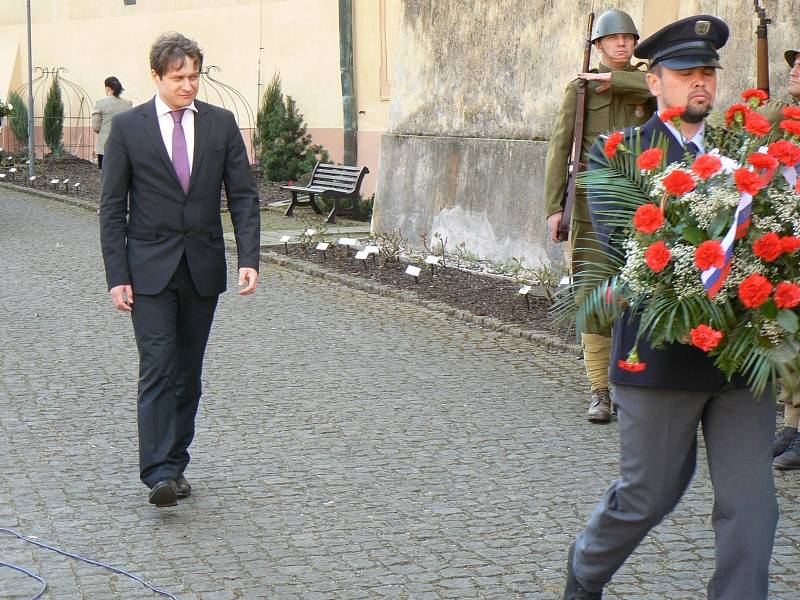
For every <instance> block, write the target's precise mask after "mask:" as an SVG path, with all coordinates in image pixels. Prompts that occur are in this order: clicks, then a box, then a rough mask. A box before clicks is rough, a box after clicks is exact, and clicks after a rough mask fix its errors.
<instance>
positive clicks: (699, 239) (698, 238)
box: [681, 225, 708, 246]
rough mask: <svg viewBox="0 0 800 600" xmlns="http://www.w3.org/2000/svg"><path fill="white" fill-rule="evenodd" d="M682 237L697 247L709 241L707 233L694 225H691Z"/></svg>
mask: <svg viewBox="0 0 800 600" xmlns="http://www.w3.org/2000/svg"><path fill="white" fill-rule="evenodd" d="M681 237H683V239H685V240H686V241H687V242H689V243H690V244H693V245H695V246H699V245H700V244H702V243H703V242H705V241H706V240H707V239H708V235H707V234H706V232H705V231H703V230H702V229H700V228H699V227H695V226H694V225H689V226H688V227H687V228H686V229H684V230H683V235H682V236H681Z"/></svg>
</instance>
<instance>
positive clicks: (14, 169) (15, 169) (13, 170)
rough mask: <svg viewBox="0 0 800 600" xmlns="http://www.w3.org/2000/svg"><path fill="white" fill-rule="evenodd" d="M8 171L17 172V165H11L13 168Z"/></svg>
mask: <svg viewBox="0 0 800 600" xmlns="http://www.w3.org/2000/svg"><path fill="white" fill-rule="evenodd" d="M8 172H9V173H16V172H17V167H11V168H10V169H9V170H8Z"/></svg>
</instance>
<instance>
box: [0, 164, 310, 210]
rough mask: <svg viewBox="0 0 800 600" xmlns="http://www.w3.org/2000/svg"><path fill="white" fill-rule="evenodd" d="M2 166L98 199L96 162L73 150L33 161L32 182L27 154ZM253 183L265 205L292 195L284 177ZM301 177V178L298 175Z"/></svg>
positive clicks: (52, 188) (45, 185) (43, 185)
mask: <svg viewBox="0 0 800 600" xmlns="http://www.w3.org/2000/svg"><path fill="white" fill-rule="evenodd" d="M2 158H3V160H2V166H0V173H6V177H7V178H8V179H9V180H10V181H14V182H15V183H18V184H22V185H33V187H35V188H37V189H43V190H47V191H48V192H53V193H56V194H62V195H70V196H75V195H76V193H75V188H74V187H73V186H74V184H75V183H78V182H80V184H81V185H80V187H79V188H78V191H77V195H78V197H79V198H83V199H84V200H90V201H93V202H98V203H99V202H100V169H98V168H97V163H93V162H91V161H88V160H85V159H82V158H78V157H77V156H74V155H72V154H63V155H62V156H60V157H57V158H56V157H52V156H46V157H45V158H44V159H42V160H41V161H37V163H36V175H37V178H36V180H35V181H34V182H33V184H31V183H30V182H29V181H28V166H27V165H26V164H25V161H26V160H27V157H21V156H16V157H12V160H10V161H9V160H7V157H6V156H3V157H2ZM14 166H15V167H16V168H17V173H16V174H15V175H14V177H13V179H12V176H11V174H10V173H8V169H9V168H10V167H14ZM254 177H255V180H256V185H257V186H258V195H259V201H260V203H261V205H262V206H266V205H267V204H269V203H271V202H280V201H288V200H291V199H292V196H291V194H290V193H289V192H287V191H286V190H282V189H281V186H282V185H286V182H285V181H267V180H266V179H264V178H263V177H262V176H261V174H260V173H254ZM54 179H58V180H59V182H61V181H64V179H69V183H68V184H67V185H64V184H61V183H58V184H51V183H50V181H52V180H54ZM301 180H302V178H301ZM221 198H222V200H221V203H222V205H223V206H224V204H225V192H224V190H223V191H222V196H221Z"/></svg>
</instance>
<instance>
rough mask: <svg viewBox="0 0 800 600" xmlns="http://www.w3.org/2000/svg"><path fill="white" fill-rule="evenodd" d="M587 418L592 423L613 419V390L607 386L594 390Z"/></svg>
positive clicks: (606, 421)
mask: <svg viewBox="0 0 800 600" xmlns="http://www.w3.org/2000/svg"><path fill="white" fill-rule="evenodd" d="M586 418H588V419H589V420H590V421H591V422H592V423H608V422H609V421H610V420H611V391H610V390H609V389H608V388H607V387H606V388H597V389H596V390H592V395H591V397H590V400H589V410H588V411H587V412H586Z"/></svg>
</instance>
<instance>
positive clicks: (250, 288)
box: [239, 267, 258, 296]
mask: <svg viewBox="0 0 800 600" xmlns="http://www.w3.org/2000/svg"><path fill="white" fill-rule="evenodd" d="M257 285H258V271H256V270H255V269H251V268H249V267H242V268H241V269H239V287H240V288H241V289H240V290H239V295H240V296H249V295H250V294H252V293H253V292H255V291H256V286H257ZM242 286H245V287H242Z"/></svg>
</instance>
